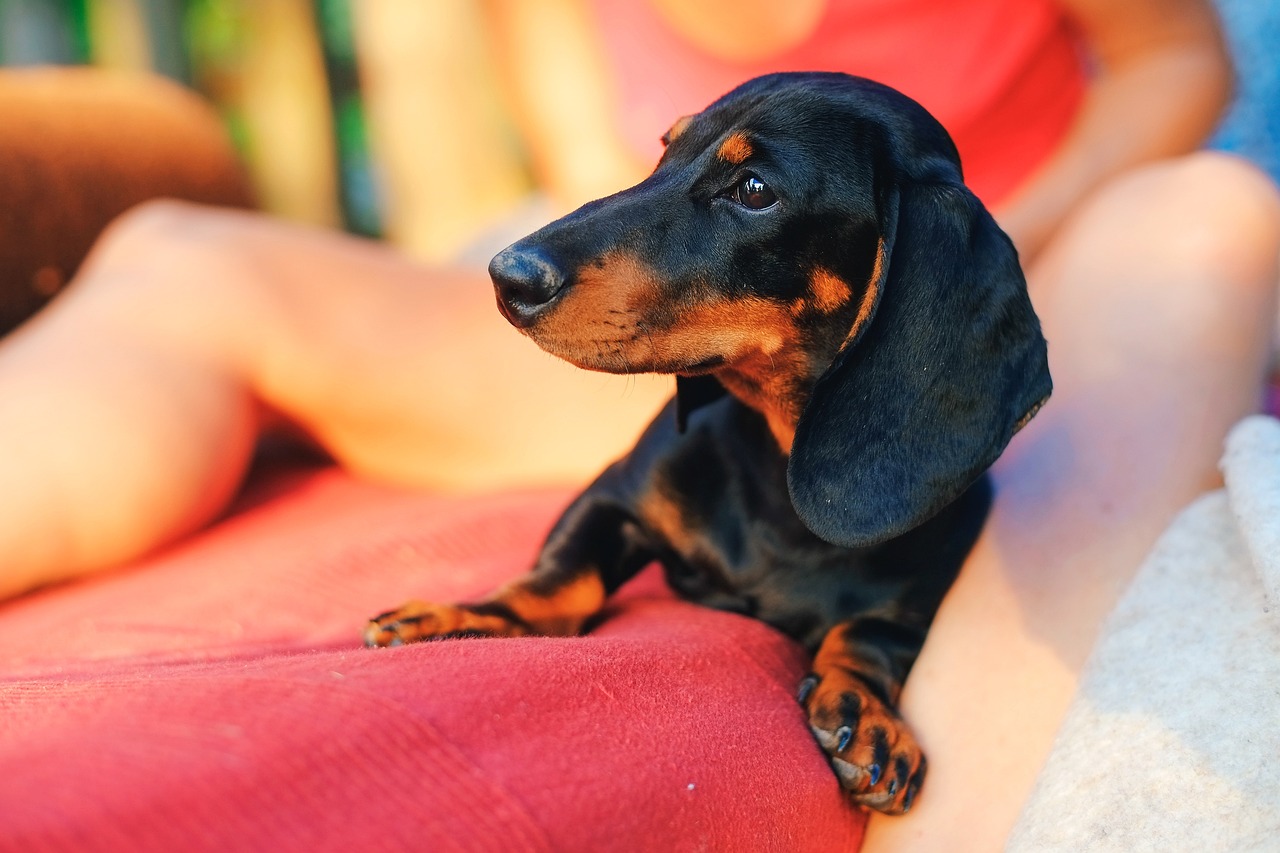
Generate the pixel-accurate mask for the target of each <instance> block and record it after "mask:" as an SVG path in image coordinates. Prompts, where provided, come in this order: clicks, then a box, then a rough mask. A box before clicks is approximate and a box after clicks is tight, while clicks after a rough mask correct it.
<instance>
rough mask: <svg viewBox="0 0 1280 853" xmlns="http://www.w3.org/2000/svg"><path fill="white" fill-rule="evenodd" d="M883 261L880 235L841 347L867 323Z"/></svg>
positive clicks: (877, 289) (876, 292)
mask: <svg viewBox="0 0 1280 853" xmlns="http://www.w3.org/2000/svg"><path fill="white" fill-rule="evenodd" d="M884 261H885V257H884V238H883V237H882V238H881V239H880V241H879V245H877V246H876V262H875V266H873V267H872V268H871V280H870V281H868V282H867V289H866V292H865V293H863V294H862V302H861V303H859V304H858V314H857V316H856V317H854V318H853V327H852V328H850V329H849V334H847V335H845V338H844V343H843V344H841V348H843V347H845V346H847V345H848V344H849V342H850V341H852V340H853V339H854V338H856V337H857V336H858V335H859V334H860V333H861V332H862V327H863V326H865V325H866V324H867V320H869V319H870V318H871V311H872V309H874V308H875V306H876V299H877V298H878V297H879V295H880V277H881V276H882V275H883V273H884Z"/></svg>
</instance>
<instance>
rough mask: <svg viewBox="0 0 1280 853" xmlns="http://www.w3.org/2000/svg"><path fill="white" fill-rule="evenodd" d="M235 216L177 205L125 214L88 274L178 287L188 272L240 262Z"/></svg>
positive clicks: (154, 203) (161, 203) (150, 205)
mask: <svg viewBox="0 0 1280 853" xmlns="http://www.w3.org/2000/svg"><path fill="white" fill-rule="evenodd" d="M228 218H231V219H234V216H229V214H227V213H224V212H222V211H219V210H217V209H216V208H209V207H205V206H202V205H197V204H191V203H188V202H183V201H177V200H173V199H154V200H151V201H146V202H143V203H141V204H139V205H137V206H135V207H133V208H131V209H129V210H127V211H125V212H124V213H123V214H121V215H120V216H119V217H117V218H116V219H115V220H114V221H113V222H112V223H111V225H110V226H108V228H107V229H106V230H105V231H104V232H103V234H102V236H101V238H100V239H99V241H98V244H97V246H96V247H95V249H94V252H93V254H91V255H90V257H89V259H88V262H87V264H86V270H93V271H100V270H104V269H105V270H116V271H120V270H127V271H128V273H129V278H130V279H131V280H133V281H136V282H138V283H145V282H146V281H147V280H149V279H151V278H155V277H158V278H160V279H162V280H164V281H165V282H167V283H168V284H170V285H172V284H175V283H176V282H178V281H180V280H182V278H183V276H181V275H177V274H175V273H178V272H180V271H183V270H187V271H198V270H210V268H211V267H221V266H223V265H225V264H227V263H229V262H231V261H233V259H234V257H235V252H234V246H233V244H234V242H235V240H236V236H235V230H236V229H235V228H234V227H232V226H230V224H229V223H228V222H227V221H225V220H227V219H228Z"/></svg>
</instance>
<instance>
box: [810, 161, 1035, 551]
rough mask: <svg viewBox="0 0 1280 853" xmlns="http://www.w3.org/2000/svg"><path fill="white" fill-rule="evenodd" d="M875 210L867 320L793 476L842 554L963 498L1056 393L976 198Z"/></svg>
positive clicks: (818, 394) (1002, 242)
mask: <svg viewBox="0 0 1280 853" xmlns="http://www.w3.org/2000/svg"><path fill="white" fill-rule="evenodd" d="M881 208H882V209H881V211H880V213H879V216H880V219H881V233H882V239H883V241H884V256H883V257H882V259H881V263H880V264H879V265H878V268H877V272H878V273H879V276H878V280H873V281H872V282H870V285H869V286H870V287H873V288H879V292H878V293H875V294H872V295H871V297H869V299H868V300H866V304H869V305H872V306H874V310H873V313H872V314H871V316H870V319H869V320H867V321H865V322H864V323H863V325H862V327H861V328H860V329H856V330H855V334H854V336H851V339H850V340H849V341H847V342H846V343H845V345H844V347H843V348H842V349H841V351H840V353H839V354H838V355H837V356H836V358H835V360H834V361H833V363H832V365H831V366H830V368H828V370H827V371H826V373H824V374H823V375H822V377H821V378H820V379H819V380H818V382H817V384H816V386H815V388H814V392H813V395H812V397H811V398H810V400H809V402H808V404H807V406H806V407H805V410H804V412H803V414H802V416H801V418H800V422H799V424H798V425H797V427H796V434H795V440H794V442H793V444H792V448H791V458H790V462H789V465H788V470H787V482H788V486H789V487H790V490H791V499H792V503H793V504H794V506H795V508H796V511H797V513H798V514H799V515H800V518H801V519H802V520H803V521H804V523H805V524H806V525H807V526H808V527H809V529H810V530H812V531H813V532H814V533H815V534H817V535H818V536H820V537H821V538H823V539H825V540H827V541H829V542H832V543H835V544H838V545H844V546H848V547H857V546H865V545H871V544H874V543H876V542H880V541H883V540H885V539H889V538H892V537H894V536H898V535H900V534H902V533H905V532H906V531H908V530H910V529H912V528H913V527H916V526H918V525H920V524H922V523H923V522H925V521H926V520H928V519H929V518H930V517H931V516H932V515H933V514H935V513H936V512H938V511H939V510H940V509H942V508H943V507H944V506H946V505H947V504H948V503H950V502H951V501H953V500H954V499H956V498H957V497H959V495H960V494H961V493H962V492H963V491H964V490H965V489H966V488H968V487H969V486H970V485H971V484H972V483H973V482H974V481H975V480H976V479H977V478H978V477H979V476H981V474H982V472H983V471H984V470H986V468H987V467H988V466H990V465H991V463H992V462H994V461H995V460H996V457H998V456H999V455H1000V453H1001V452H1002V451H1003V450H1004V447H1005V445H1006V444H1007V443H1008V442H1009V439H1010V438H1012V437H1013V434H1014V433H1015V432H1017V430H1018V429H1020V428H1021V427H1022V425H1023V424H1024V423H1026V421H1027V420H1029V419H1030V418H1031V416H1032V415H1033V414H1034V413H1035V411H1036V410H1037V409H1038V408H1039V407H1040V405H1042V404H1043V403H1044V401H1045V400H1046V398H1047V397H1048V396H1049V392H1050V390H1051V388H1052V385H1051V382H1050V379H1049V370H1048V364H1047V361H1046V352H1045V342H1044V338H1043V337H1042V336H1041V334H1040V324H1039V321H1038V320H1037V319H1036V315H1035V313H1034V312H1033V310H1032V308H1031V302H1030V299H1029V298H1028V296H1027V289H1026V283H1025V281H1024V279H1023V276H1022V271H1021V269H1020V267H1019V266H1018V258H1017V253H1016V252H1015V250H1014V248H1013V245H1012V243H1011V242H1010V241H1009V239H1008V237H1006V236H1005V235H1004V232H1002V231H1001V230H1000V229H999V228H998V227H997V226H996V224H995V222H994V221H993V220H992V218H991V216H990V214H988V213H987V211H986V209H985V208H984V207H983V206H982V204H981V203H980V202H979V201H978V200H977V198H975V197H974V196H973V194H972V193H970V192H969V190H968V189H966V188H965V187H964V186H963V185H962V184H960V183H958V182H937V183H914V182H908V183H903V184H901V185H900V186H898V187H896V188H895V189H893V190H891V191H889V192H888V193H887V194H886V197H885V198H884V200H883V201H882V203H881Z"/></svg>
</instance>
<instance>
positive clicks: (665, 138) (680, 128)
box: [662, 116, 693, 145]
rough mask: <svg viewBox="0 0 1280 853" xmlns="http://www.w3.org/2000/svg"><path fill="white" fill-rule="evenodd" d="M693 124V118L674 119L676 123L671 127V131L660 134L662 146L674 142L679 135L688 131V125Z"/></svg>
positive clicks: (681, 117)
mask: <svg viewBox="0 0 1280 853" xmlns="http://www.w3.org/2000/svg"><path fill="white" fill-rule="evenodd" d="M691 124H693V116H680V118H678V119H676V123H675V124H673V125H671V129H670V130H668V131H667V132H666V133H664V134H662V144H663V145H670V144H671V143H673V142H675V141H676V139H677V138H678V137H679V136H680V134H682V133H684V132H685V131H686V130H688V129H689V125H691Z"/></svg>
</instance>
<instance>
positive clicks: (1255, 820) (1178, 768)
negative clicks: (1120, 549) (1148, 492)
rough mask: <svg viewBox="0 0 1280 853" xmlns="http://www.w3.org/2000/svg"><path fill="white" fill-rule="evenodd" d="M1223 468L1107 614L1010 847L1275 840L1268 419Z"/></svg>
mask: <svg viewBox="0 0 1280 853" xmlns="http://www.w3.org/2000/svg"><path fill="white" fill-rule="evenodd" d="M1222 468H1223V473H1224V475H1225V479H1226V488H1225V489H1223V490H1221V491H1216V492H1213V493H1210V494H1208V495H1205V496H1203V497H1201V498H1200V499H1198V500H1197V501H1196V502H1194V503H1193V504H1192V505H1191V506H1190V507H1188V508H1187V509H1186V510H1185V511H1184V512H1183V513H1182V514H1181V515H1180V516H1179V517H1178V518H1177V520H1176V521H1175V522H1174V523H1173V525H1172V526H1171V527H1170V528H1169V530H1168V531H1166V532H1165V534H1164V536H1162V537H1161V539H1160V541H1159V542H1158V543H1157V544H1156V547H1155V549H1154V550H1153V551H1152V553H1151V555H1150V556H1149V557H1148V558H1147V560H1146V562H1145V563H1144V564H1143V567H1142V568H1141V570H1140V571H1139V573H1138V575H1137V577H1136V578H1135V580H1134V582H1133V585H1132V586H1131V588H1130V589H1129V590H1128V591H1127V592H1126V594H1125V596H1124V597H1123V598H1122V599H1121V601H1120V603H1119V605H1118V606H1117V608H1116V610H1115V612H1114V613H1113V614H1112V615H1111V617H1110V618H1109V621H1108V623H1107V625H1106V627H1105V629H1104V631H1103V635H1102V637H1101V638H1100V640H1099V641H1098V644H1097V646H1096V648H1095V649H1094V651H1093V654H1092V656H1091V658H1090V661H1089V663H1088V664H1087V666H1086V668H1085V671H1084V674H1083V677H1082V680H1081V684H1080V689H1079V692H1078V693H1077V695H1076V697H1075V699H1074V702H1073V705H1072V707H1071V709H1070V710H1069V712H1068V714H1067V717H1066V720H1065V722H1064V723H1063V726H1062V729H1061V731H1060V732H1059V733H1058V739H1057V742H1056V744H1055V746H1054V748H1053V751H1052V753H1051V754H1050V757H1049V760H1048V763H1047V764H1046V766H1045V768H1044V771H1043V773H1042V774H1041V777H1040V779H1039V781H1038V782H1037V785H1036V789H1035V791H1034V793H1033V794H1032V796H1031V799H1030V801H1029V802H1028V804H1027V806H1026V807H1025V809H1024V811H1023V813H1022V816H1021V818H1020V819H1019V822H1018V825H1017V826H1016V827H1015V829H1014V832H1013V835H1012V836H1011V838H1010V842H1009V847H1008V849H1009V850H1012V851H1034V852H1035V853H1041V851H1072V853H1075V852H1076V851H1110V850H1115V851H1124V853H1130V851H1160V852H1161V853H1165V851H1245V850H1259V851H1262V850H1265V851H1280V422H1278V421H1276V420H1274V419H1272V418H1267V417H1261V416H1258V417H1251V418H1248V419H1246V420H1244V421H1242V422H1241V423H1240V424H1238V425H1237V426H1236V427H1235V429H1234V430H1233V431H1232V432H1231V434H1230V435H1229V436H1228V438H1227V450H1226V455H1225V456H1224V457H1223V461H1222Z"/></svg>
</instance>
